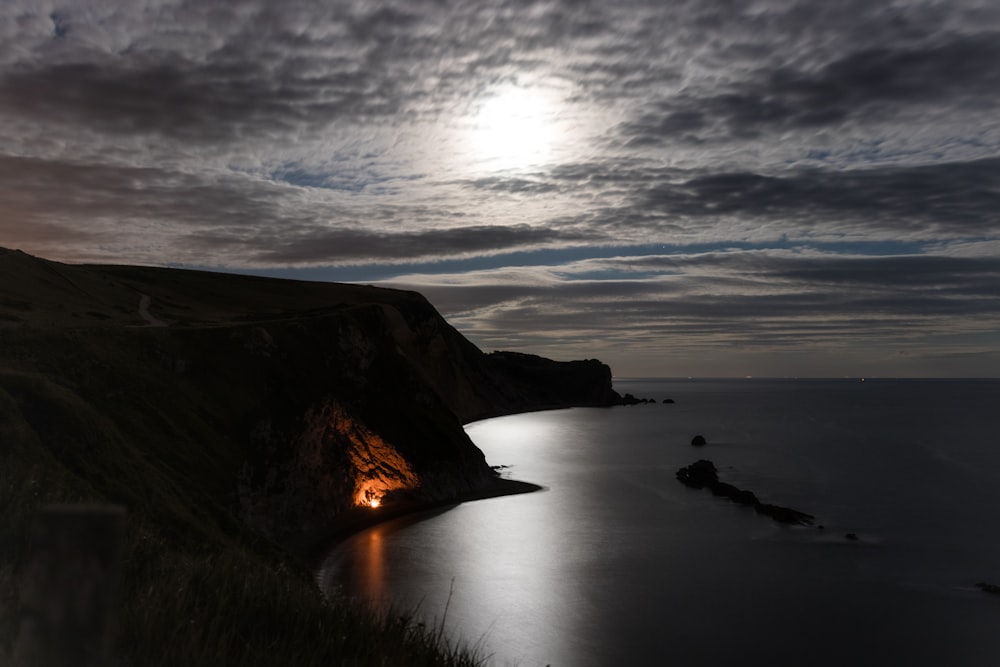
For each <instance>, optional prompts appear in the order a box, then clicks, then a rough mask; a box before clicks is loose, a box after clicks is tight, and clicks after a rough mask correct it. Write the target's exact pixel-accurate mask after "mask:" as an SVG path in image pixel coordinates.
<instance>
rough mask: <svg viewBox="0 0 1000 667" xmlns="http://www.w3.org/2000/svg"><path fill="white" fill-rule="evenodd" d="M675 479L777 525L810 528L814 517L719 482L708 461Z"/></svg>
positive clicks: (713, 468)
mask: <svg viewBox="0 0 1000 667" xmlns="http://www.w3.org/2000/svg"><path fill="white" fill-rule="evenodd" d="M677 479H678V480H679V481H680V482H681V484H684V485H685V486H688V487H690V488H692V489H704V488H707V489H709V490H710V491H711V492H712V493H713V494H714V495H717V496H722V497H724V498H729V499H730V500H732V501H733V502H735V503H737V504H739V505H744V506H748V507H752V508H753V509H754V511H756V512H757V513H758V514H763V515H764V516H769V517H771V518H772V519H774V520H775V521H777V522H779V523H785V524H794V525H801V526H811V525H812V523H813V521H814V520H815V518H816V517H814V516H813V515H811V514H806V513H805V512H800V511H798V510H794V509H791V508H790V507H782V506H780V505H771V504H769V503H762V502H761V501H760V500H758V499H757V496H756V495H755V494H754V493H753V492H752V491H747V490H745V489H739V488H737V487H735V486H733V485H732V484H727V483H726V482H720V481H719V472H718V470H716V468H715V464H714V463H712V462H711V461H709V460H708V459H700V460H698V461H695V462H694V463H692V464H691V465H689V466H685V467H683V468H681V469H680V470H678V471H677Z"/></svg>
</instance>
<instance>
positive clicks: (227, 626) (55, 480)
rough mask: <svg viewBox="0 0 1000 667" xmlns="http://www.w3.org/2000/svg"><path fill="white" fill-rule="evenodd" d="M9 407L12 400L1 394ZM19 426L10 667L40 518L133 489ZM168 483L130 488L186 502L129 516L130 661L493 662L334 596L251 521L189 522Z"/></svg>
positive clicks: (5, 481)
mask: <svg viewBox="0 0 1000 667" xmlns="http://www.w3.org/2000/svg"><path fill="white" fill-rule="evenodd" d="M4 400H9V398H5V396H4V395H3V394H0V401H4ZM4 407H10V406H4ZM8 414H9V413H8ZM19 426H20V425H19V424H17V423H11V422H9V421H3V422H0V442H2V443H3V447H2V448H0V596H2V598H0V664H10V661H11V659H12V656H13V653H14V642H15V638H16V636H17V630H18V608H19V603H18V590H19V573H20V570H21V567H22V565H23V559H24V557H25V553H24V549H23V545H24V543H25V536H26V534H27V531H28V529H29V524H30V522H31V519H32V516H33V514H34V513H35V511H36V510H37V509H39V508H40V507H43V506H44V505H46V504H49V503H89V502H106V501H108V500H109V498H108V495H110V496H112V497H111V498H110V499H111V500H115V499H118V498H122V497H126V496H128V495H129V491H128V490H127V489H124V488H119V489H118V492H115V487H116V486H117V485H116V484H115V483H110V484H108V483H107V481H106V480H105V483H103V484H102V486H104V488H105V489H106V490H108V494H107V495H106V494H104V493H99V492H97V491H96V490H95V489H94V488H93V486H92V485H91V484H89V483H88V482H87V481H85V479H83V477H82V476H81V475H79V474H77V473H74V472H72V471H70V470H68V469H67V468H66V467H65V466H63V465H61V464H60V463H59V462H58V461H57V460H55V458H53V457H52V456H51V455H50V454H49V453H48V452H47V451H46V450H45V448H44V447H42V446H41V445H40V443H38V442H37V441H35V440H34V438H32V437H25V430H24V429H21V428H19ZM81 426H84V425H81ZM91 426H95V427H96V425H91ZM84 472H85V471H84ZM156 483H157V480H156V479H155V478H154V479H151V478H142V479H141V478H138V477H132V478H127V479H122V480H120V482H119V484H121V485H125V484H143V485H148V486H147V489H148V492H149V494H150V496H151V497H157V498H158V499H159V500H166V501H167V502H169V503H174V506H173V507H170V508H161V509H159V510H156V511H151V510H152V508H150V507H142V506H136V505H133V506H132V508H131V511H130V514H129V520H128V529H127V536H126V541H125V550H124V567H123V572H122V589H121V592H120V596H119V597H120V604H119V608H118V613H117V626H118V628H117V633H116V639H115V641H114V649H113V651H114V655H116V656H117V657H118V658H119V659H120V660H121V664H124V665H134V666H136V667H139V666H151V667H152V666H159V665H162V666H163V667H168V666H169V667H174V666H176V665H206V666H208V665H213V666H217V665H240V666H254V665H260V666H261V667H264V666H268V667H271V666H273V665H296V666H301V667H306V666H309V665H316V666H320V665H322V666H324V667H329V666H330V665H443V666H450V665H454V666H471V665H478V664H480V663H481V662H482V660H481V658H482V656H477V655H476V652H475V650H474V649H465V648H457V647H456V645H455V644H449V643H448V642H447V641H446V640H445V638H444V637H443V636H442V634H441V633H440V631H439V630H438V629H435V628H431V627H426V626H424V625H422V624H418V623H417V622H416V621H415V620H414V619H412V618H411V617H410V616H408V615H407V614H399V613H390V614H380V613H376V612H375V611H373V610H371V609H369V608H368V607H366V606H363V605H360V604H358V603H356V602H354V601H350V600H345V599H339V598H336V597H334V598H332V599H326V598H324V597H323V596H322V595H321V594H320V592H319V590H318V589H317V587H316V585H315V583H314V581H313V579H312V576H311V574H310V572H309V571H308V570H307V569H305V568H304V567H303V565H302V564H300V563H297V562H295V561H293V560H291V559H290V558H289V557H288V556H287V555H285V554H284V552H282V551H281V550H279V549H278V548H276V547H275V546H274V545H272V544H270V543H269V542H267V541H265V540H263V539H260V538H257V537H256V536H254V535H252V534H250V533H248V532H246V531H244V530H241V529H240V528H239V526H236V525H233V526H231V527H230V528H231V530H230V531H228V532H227V531H224V530H211V529H208V528H207V525H208V524H207V523H202V522H195V523H194V525H192V524H189V523H188V522H187V521H185V520H184V518H183V515H184V514H185V513H186V512H188V511H195V510H196V508H192V507H185V504H186V503H185V502H184V499H183V497H181V496H174V497H171V496H172V495H173V494H171V490H170V489H157V488H155V486H156ZM171 514H172V515H173V516H172V517H171V516H170V515H171Z"/></svg>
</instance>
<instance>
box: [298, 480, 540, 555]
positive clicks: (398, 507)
mask: <svg viewBox="0 0 1000 667" xmlns="http://www.w3.org/2000/svg"><path fill="white" fill-rule="evenodd" d="M544 490H545V487H544V486H540V485H538V484H532V483H531V482H522V481H519V480H514V479H505V478H502V477H495V478H493V479H492V480H490V482H489V483H487V484H485V485H484V486H482V487H480V488H478V489H474V490H471V491H467V492H465V493H460V494H458V495H455V496H450V497H447V498H441V499H438V500H427V501H418V502H414V501H407V500H399V501H387V502H385V503H383V504H382V505H380V506H379V507H377V508H370V507H355V508H353V509H351V510H349V511H347V512H344V513H343V514H341V515H340V516H339V517H337V518H336V519H334V520H332V521H330V522H329V523H327V524H325V525H324V526H322V527H320V528H315V529H313V530H310V531H306V532H304V533H301V534H299V535H296V536H295V537H293V538H290V539H288V540H285V541H284V542H283V544H282V546H283V547H284V548H285V549H286V550H287V551H288V552H289V553H291V554H292V555H293V556H294V557H296V558H299V559H301V560H302V561H304V562H305V563H306V565H308V567H309V569H310V570H316V569H317V568H318V567H319V566H320V565H321V564H322V560H323V558H324V557H325V556H326V554H327V553H328V552H329V551H330V549H332V548H333V547H335V546H336V545H337V544H338V543H340V542H342V541H344V540H345V539H347V538H348V537H350V536H351V535H354V534H355V533H360V532H361V531H363V530H365V529H367V528H371V527H372V526H376V525H378V524H380V523H385V522H387V521H391V520H392V519H398V518H400V517H403V516H408V515H411V514H417V513H419V512H423V511H426V510H431V509H438V508H442V507H445V508H451V507H456V506H458V505H461V504H462V503H467V502H473V501H476V500H487V499H489V498H501V497H503V496H513V495H519V494H522V493H534V492H536V491H544Z"/></svg>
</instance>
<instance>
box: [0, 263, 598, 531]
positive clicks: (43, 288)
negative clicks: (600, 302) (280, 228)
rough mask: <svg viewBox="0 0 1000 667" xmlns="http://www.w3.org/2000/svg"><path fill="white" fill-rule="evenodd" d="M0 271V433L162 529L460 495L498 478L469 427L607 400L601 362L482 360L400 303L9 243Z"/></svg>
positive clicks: (311, 517) (290, 524) (341, 288)
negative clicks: (79, 259)
mask: <svg viewBox="0 0 1000 667" xmlns="http://www.w3.org/2000/svg"><path fill="white" fill-rule="evenodd" d="M0 278H2V280H0V410H2V411H3V413H4V414H3V415H2V416H3V418H4V420H5V421H6V422H7V423H8V424H9V425H11V426H10V428H9V429H8V430H9V432H11V433H15V434H17V438H18V439H19V440H20V442H21V445H23V446H24V447H29V448H30V447H35V448H36V449H37V450H38V451H39V452H40V453H41V452H44V453H45V455H51V456H53V457H55V458H56V459H57V460H58V461H59V462H60V464H61V465H63V466H65V468H67V469H68V470H69V471H70V472H71V473H72V474H75V475H78V476H80V477H82V478H84V479H86V480H87V481H88V483H90V484H92V485H93V486H94V487H95V488H96V489H97V490H98V491H99V492H101V493H102V494H103V495H105V496H106V497H108V498H110V499H112V500H116V501H118V502H123V503H124V504H126V505H128V506H130V507H133V508H136V507H142V508H146V509H145V510H144V511H148V513H149V514H150V515H151V516H152V517H153V518H161V519H165V520H168V521H171V522H176V521H181V522H187V523H190V522H191V521H193V522H195V523H197V522H199V521H202V522H211V523H213V524H215V526H214V527H219V526H223V527H224V526H226V525H228V524H229V522H230V521H231V520H232V518H233V517H234V516H235V517H238V518H239V520H240V521H241V522H242V523H243V524H244V525H247V526H250V527H251V528H253V529H254V530H255V531H258V532H262V533H264V534H267V535H269V536H271V537H275V538H278V539H281V538H283V537H286V536H289V535H292V534H295V533H300V532H303V531H308V530H311V529H314V528H317V527H319V526H322V525H323V524H325V523H327V522H329V521H330V520H331V519H334V518H336V517H338V516H341V515H343V514H344V513H346V512H350V511H352V510H354V508H357V507H359V506H365V505H373V504H377V503H379V502H384V501H387V500H392V499H393V498H397V499H398V498H401V497H406V498H411V499H415V500H435V499H444V498H449V497H454V496H456V495H458V494H461V493H464V492H468V491H472V490H475V489H477V488H479V487H481V486H482V485H484V484H486V483H487V482H488V481H489V480H490V479H491V478H492V472H491V470H490V469H489V467H488V465H487V464H486V461H485V460H484V457H483V454H482V452H480V451H479V450H478V449H477V448H476V447H475V445H474V444H473V443H472V442H471V441H470V440H469V439H468V437H467V436H466V435H465V432H464V430H463V429H462V423H463V422H465V421H469V420H472V419H477V418H481V417H485V416H492V415H498V414H506V413H511V412H517V411H523V410H531V409H540V408H550V407H561V406H568V405H608V404H613V403H615V402H617V400H618V397H617V395H616V394H614V392H613V391H611V375H610V370H609V369H608V368H607V366H604V365H603V364H600V363H599V362H597V361H593V360H591V361H585V362H569V363H557V362H552V361H549V360H545V359H541V358H538V357H532V356H529V355H520V354H514V353H494V354H491V355H486V354H483V353H482V352H481V351H479V350H478V349H477V348H476V347H475V346H474V345H472V344H471V343H470V342H469V341H468V340H467V339H465V338H464V337H463V336H462V335H461V334H459V333H458V332H457V331H456V330H455V329H454V328H452V327H451V326H450V325H448V324H447V323H446V322H445V321H444V320H443V319H442V318H441V317H440V315H439V314H438V313H437V312H436V311H435V310H434V308H433V307H432V306H431V305H430V304H429V303H428V302H427V301H426V300H425V299H424V298H423V297H422V296H420V295H419V294H416V293H413V292H403V291H396V290H385V289H377V288H371V287H362V286H350V285H336V284H326V283H304V282H296V281H280V280H270V279H263V278H251V277H243V276H231V275H223V274H210V273H203V272H193V271H179V270H167V269H152V268H137V267H99V266H67V265H62V264H57V263H53V262H46V261H45V260H41V259H37V258H33V257H29V256H27V255H24V254H23V253H19V252H16V251H4V250H0ZM130 476H131V477H132V479H129V477H130Z"/></svg>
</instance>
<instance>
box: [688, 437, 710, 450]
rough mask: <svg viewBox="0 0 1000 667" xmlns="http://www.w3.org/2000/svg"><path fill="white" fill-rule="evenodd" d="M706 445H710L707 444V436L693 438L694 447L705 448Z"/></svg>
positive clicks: (692, 444)
mask: <svg viewBox="0 0 1000 667" xmlns="http://www.w3.org/2000/svg"><path fill="white" fill-rule="evenodd" d="M706 444H708V443H706V442H705V436H703V435H696V436H694V437H693V438H691V446H692V447H704V446H705V445H706Z"/></svg>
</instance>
